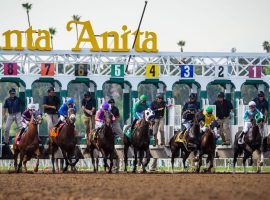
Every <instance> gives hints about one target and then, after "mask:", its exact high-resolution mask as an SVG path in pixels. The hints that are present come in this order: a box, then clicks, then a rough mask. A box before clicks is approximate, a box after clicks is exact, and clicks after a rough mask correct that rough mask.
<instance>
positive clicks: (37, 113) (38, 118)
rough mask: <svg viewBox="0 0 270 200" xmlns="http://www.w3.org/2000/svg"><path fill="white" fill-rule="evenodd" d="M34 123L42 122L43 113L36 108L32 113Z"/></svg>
mask: <svg viewBox="0 0 270 200" xmlns="http://www.w3.org/2000/svg"><path fill="white" fill-rule="evenodd" d="M31 121H32V123H33V124H41V123H42V113H41V112H40V111H39V110H36V111H34V112H33V114H32V120H31Z"/></svg>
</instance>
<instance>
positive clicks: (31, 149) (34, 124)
mask: <svg viewBox="0 0 270 200" xmlns="http://www.w3.org/2000/svg"><path fill="white" fill-rule="evenodd" d="M41 122H42V115H41V113H40V112H39V111H34V112H33V114H32V116H31V120H30V123H29V126H28V129H27V132H26V133H25V134H24V135H23V136H22V138H21V140H20V143H19V144H17V138H18V134H17V135H16V137H15V140H14V144H13V150H14V167H15V170H17V172H18V173H19V172H20V171H21V168H22V164H23V166H24V169H25V171H27V168H26V162H27V161H28V160H30V159H31V158H32V157H33V156H36V158H37V163H36V167H35V169H34V171H35V172H37V171H38V165H39V157H40V155H41V152H40V149H39V137H38V124H41ZM18 154H20V162H19V166H17V159H18Z"/></svg>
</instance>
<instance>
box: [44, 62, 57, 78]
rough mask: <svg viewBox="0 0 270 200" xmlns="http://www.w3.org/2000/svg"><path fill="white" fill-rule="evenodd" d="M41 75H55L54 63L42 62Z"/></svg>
mask: <svg viewBox="0 0 270 200" xmlns="http://www.w3.org/2000/svg"><path fill="white" fill-rule="evenodd" d="M41 76H54V64H53V63H42V64H41Z"/></svg>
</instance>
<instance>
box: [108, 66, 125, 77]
mask: <svg viewBox="0 0 270 200" xmlns="http://www.w3.org/2000/svg"><path fill="white" fill-rule="evenodd" d="M111 76H112V77H123V76H124V65H123V64H112V65H111Z"/></svg>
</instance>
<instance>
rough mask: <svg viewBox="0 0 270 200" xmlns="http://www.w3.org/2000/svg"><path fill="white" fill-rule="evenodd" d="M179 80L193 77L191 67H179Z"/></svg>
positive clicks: (192, 67) (192, 68)
mask: <svg viewBox="0 0 270 200" xmlns="http://www.w3.org/2000/svg"><path fill="white" fill-rule="evenodd" d="M180 71H181V73H180V75H181V78H192V77H193V76H194V66H193V65H180Z"/></svg>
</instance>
